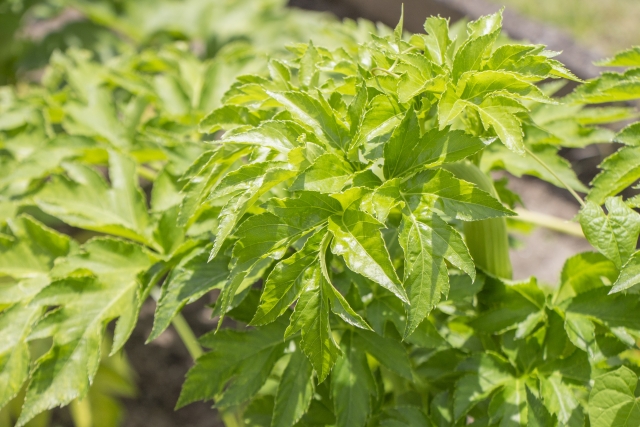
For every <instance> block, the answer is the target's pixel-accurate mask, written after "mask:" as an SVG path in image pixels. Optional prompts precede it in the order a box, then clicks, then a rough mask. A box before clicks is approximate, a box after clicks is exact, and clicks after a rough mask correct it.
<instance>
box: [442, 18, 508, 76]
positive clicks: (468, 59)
mask: <svg viewBox="0 0 640 427" xmlns="http://www.w3.org/2000/svg"><path fill="white" fill-rule="evenodd" d="M500 20H501V19H500ZM499 34H500V30H499V29H498V30H495V31H493V32H490V33H488V34H484V35H481V36H479V37H476V38H470V39H469V40H467V41H466V42H465V43H464V44H463V45H462V46H460V48H459V49H458V52H457V53H456V56H455V58H454V59H453V68H452V78H453V81H454V82H457V81H458V80H459V79H460V77H461V76H462V74H463V73H465V72H467V71H476V70H479V69H480V68H481V67H482V61H483V57H484V55H485V54H486V53H487V52H488V51H489V50H490V49H491V47H492V46H493V43H494V42H495V41H496V39H497V38H498V35H499Z"/></svg>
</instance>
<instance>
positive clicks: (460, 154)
mask: <svg viewBox="0 0 640 427" xmlns="http://www.w3.org/2000/svg"><path fill="white" fill-rule="evenodd" d="M484 147H485V144H484V142H483V141H482V140H481V139H480V138H476V137H473V136H471V135H468V134H465V133H463V132H461V131H452V130H450V129H444V130H441V131H439V130H437V129H432V130H430V131H428V132H427V133H425V134H424V135H423V136H422V137H420V127H419V125H418V119H417V117H416V114H415V111H414V110H413V109H410V110H409V111H408V112H407V115H406V116H405V118H404V120H403V121H402V123H400V125H399V126H398V127H397V128H396V129H395V130H394V132H393V134H392V135H391V138H390V139H389V141H388V142H387V143H386V144H385V146H384V168H383V170H384V175H385V177H387V179H392V178H394V177H396V176H400V175H410V174H412V173H413V172H415V171H416V170H419V169H421V168H427V167H434V166H437V165H439V164H442V163H451V162H456V161H459V160H462V159H464V158H466V157H469V156H471V155H473V154H475V153H477V152H478V151H480V150H481V149H483V148H484Z"/></svg>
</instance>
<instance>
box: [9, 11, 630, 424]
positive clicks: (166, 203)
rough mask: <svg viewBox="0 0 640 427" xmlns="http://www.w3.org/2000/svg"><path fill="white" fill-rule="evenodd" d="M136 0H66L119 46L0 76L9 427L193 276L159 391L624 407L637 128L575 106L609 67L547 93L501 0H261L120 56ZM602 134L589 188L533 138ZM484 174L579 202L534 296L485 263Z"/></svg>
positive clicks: (567, 410) (497, 232) (441, 407)
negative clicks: (362, 16) (304, 1)
mask: <svg viewBox="0 0 640 427" xmlns="http://www.w3.org/2000/svg"><path fill="white" fill-rule="evenodd" d="M239 3H242V4H244V2H239ZM152 4H153V2H140V3H139V4H138V3H131V4H129V3H128V2H126V7H124V9H123V10H118V9H117V8H114V9H105V10H110V11H109V12H105V10H102V9H98V8H95V7H93V6H92V4H91V2H79V3H78V5H80V6H79V7H84V9H83V10H85V12H86V13H87V14H88V15H89V16H95V17H102V18H100V19H102V21H101V22H111V24H110V25H115V24H114V22H116V21H117V19H116V18H115V17H116V16H117V17H120V16H121V15H122V16H125V17H127V18H126V19H123V20H121V21H118V22H120V23H121V26H122V31H123V32H124V33H125V34H129V36H130V37H132V38H133V39H134V40H135V41H136V43H139V45H138V46H137V47H138V48H139V51H138V52H129V53H125V54H122V55H118V56H116V57H114V58H112V59H111V60H109V61H107V62H101V61H98V60H96V59H95V58H93V57H92V55H91V54H90V53H88V52H87V51H83V50H78V49H72V50H69V51H67V52H66V53H64V54H63V53H59V52H58V53H56V54H55V55H54V56H53V57H52V59H51V63H50V66H49V68H48V69H47V72H46V75H45V77H44V79H43V84H42V85H39V86H36V87H30V88H29V89H28V90H24V91H18V90H16V89H15V88H3V90H2V92H1V93H0V111H1V115H0V133H1V139H0V168H1V170H2V173H1V174H0V333H1V334H2V336H3V337H7V339H6V340H3V341H2V344H0V406H1V405H5V404H6V403H7V402H9V401H11V400H12V399H14V398H15V397H16V396H17V395H19V393H21V391H22V393H24V395H25V398H24V405H23V407H22V411H21V414H20V418H19V420H18V425H24V424H25V423H27V422H28V421H29V420H31V419H32V418H33V417H35V416H36V415H37V414H39V413H42V412H43V411H46V410H48V409H50V408H53V407H56V406H61V405H67V404H70V403H71V402H76V403H74V404H77V402H78V401H80V402H82V400H80V399H82V398H83V397H85V396H87V395H88V393H91V392H90V386H91V385H92V383H93V382H94V380H96V381H97V378H98V376H99V372H100V366H101V360H103V358H104V357H105V355H106V354H115V353H117V352H118V351H119V350H120V349H122V346H123V345H124V344H125V343H126V341H127V340H128V338H129V336H130V334H131V332H132V330H133V328H134V327H135V324H136V322H137V318H138V315H139V312H140V309H141V307H142V304H143V303H144V302H145V301H146V300H147V299H148V298H149V296H150V295H156V296H157V305H156V312H155V317H154V325H153V330H152V332H151V334H150V337H149V340H153V339H155V338H157V337H158V336H159V335H160V334H161V333H162V332H163V331H164V330H165V329H166V328H168V327H169V326H170V324H171V323H172V321H174V320H175V319H176V317H177V316H178V315H179V313H180V311H181V310H182V308H183V307H184V306H185V305H186V304H189V303H192V302H194V301H196V300H198V299H200V298H202V297H203V296H205V295H210V294H211V293H212V291H215V293H217V294H218V297H217V299H216V303H215V306H214V307H213V313H212V316H214V317H216V318H217V319H218V324H217V329H216V330H213V331H211V332H210V333H208V334H206V335H204V336H203V337H201V339H200V343H201V345H202V346H203V347H205V348H206V349H208V351H207V352H206V353H205V354H204V355H202V356H201V357H199V358H198V359H197V361H196V363H195V365H194V367H193V368H192V369H191V370H190V372H189V374H188V375H187V379H186V381H185V384H184V388H183V391H182V394H181V396H180V399H179V401H178V406H183V405H187V404H189V403H191V402H194V401H198V400H205V401H212V402H214V404H215V406H216V407H217V408H218V409H219V410H220V411H221V412H222V413H223V414H224V413H230V412H231V413H236V414H239V416H238V417H237V418H239V419H242V420H245V421H244V422H246V424H248V425H252V426H294V425H296V426H298V427H303V426H322V425H335V426H349V427H358V426H365V425H366V426H378V425H379V426H425V425H427V426H428V425H435V426H461V425H474V426H494V425H499V426H519V425H522V426H524V425H534V426H535V425H540V426H585V425H591V426H595V427H600V426H602V427H605V426H618V425H624V424H621V422H623V421H621V420H626V421H624V422H626V423H627V424H626V425H634V423H635V420H636V418H638V408H637V403H636V398H635V394H634V390H635V385H636V382H637V374H636V372H638V364H637V360H638V359H637V345H636V342H637V339H638V336H639V334H640V324H639V323H638V320H637V316H636V315H635V313H637V311H638V304H639V303H640V300H638V298H637V293H635V288H634V286H635V285H637V284H638V282H639V279H638V278H639V277H640V275H639V273H638V268H640V256H638V252H637V251H636V246H637V241H638V233H639V232H640V220H639V217H638V213H637V212H636V211H635V210H634V209H636V208H638V205H639V203H638V202H637V197H635V198H627V199H626V200H624V199H623V198H622V197H616V196H618V194H620V193H622V192H623V191H624V190H627V188H628V187H630V186H632V185H633V184H634V183H635V182H636V181H637V180H638V178H640V176H638V174H637V173H638V170H640V169H639V168H638V161H637V160H638V159H637V158H635V157H634V155H635V154H634V153H635V151H634V150H635V149H636V148H637V146H638V144H637V142H638V141H640V137H638V129H640V128H639V127H638V126H637V124H632V125H630V126H628V127H626V128H625V129H623V130H622V131H621V132H619V133H617V134H614V133H613V132H612V131H610V130H608V129H606V128H603V127H600V125H602V124H608V123H611V122H616V121H620V120H627V119H629V118H633V117H635V115H636V113H635V110H633V109H631V108H628V107H619V106H605V107H587V104H591V103H604V102H617V101H624V100H628V99H630V98H629V96H631V95H630V94H633V93H634V92H633V87H635V86H634V85H635V84H636V83H637V82H636V81H635V77H634V75H635V74H634V73H636V72H637V68H631V69H630V70H629V71H626V72H624V73H620V74H611V73H605V74H603V75H602V76H601V77H600V78H599V79H595V80H593V81H589V82H586V83H585V84H583V85H580V86H579V87H578V89H576V90H575V91H574V92H573V93H572V94H571V95H570V96H569V97H567V98H564V99H561V98H557V97H553V94H554V93H555V92H556V91H557V90H558V89H559V87H560V86H561V84H562V80H563V79H564V80H566V79H569V80H575V81H578V80H579V79H577V78H576V77H575V76H573V75H572V74H571V73H570V72H569V71H568V70H566V69H565V68H564V67H563V66H562V64H560V63H559V62H558V61H556V60H555V59H553V57H554V56H555V55H556V53H554V52H550V51H548V50H546V49H545V48H544V47H543V46H537V45H523V44H518V43H514V42H513V41H511V40H509V39H507V38H506V37H504V36H502V35H501V20H502V16H501V13H497V14H494V15H489V16H485V17H482V18H480V19H479V20H478V21H475V22H470V23H468V24H466V25H465V24H464V23H462V24H456V25H452V26H450V25H449V22H448V21H447V20H445V19H442V18H439V17H431V18H428V19H427V21H426V23H425V30H426V34H422V35H410V34H406V33H405V32H404V31H403V28H402V21H401V23H400V24H399V25H398V27H396V28H395V29H394V30H392V29H388V28H385V27H382V26H379V27H375V26H373V25H372V24H370V23H367V22H366V21H363V22H360V23H357V24H356V23H353V22H347V23H345V24H331V25H330V27H331V28H335V29H336V31H335V32H334V33H333V34H332V35H326V34H321V33H322V31H320V29H317V28H318V27H317V26H315V25H314V26H312V25H311V24H310V25H309V26H308V27H305V25H306V24H305V23H307V22H310V21H313V20H314V17H315V15H304V14H303V13H302V12H299V13H298V12H295V13H294V12H284V11H282V10H280V9H278V8H277V7H275V8H274V6H273V5H270V3H269V2H267V3H265V8H264V9H262V8H258V9H257V10H256V11H255V15H252V14H246V15H244V17H245V19H246V23H247V27H246V28H245V27H243V26H233V25H232V26H229V25H227V26H225V22H227V21H229V22H231V21H230V20H229V19H228V18H221V19H219V20H218V21H216V23H215V25H212V27H207V28H204V29H203V27H202V26H196V25H192V23H193V21H188V20H187V21H182V20H177V21H176V22H178V23H177V24H176V23H175V22H173V21H172V23H173V24H175V25H177V27H176V28H174V27H172V26H168V27H166V26H164V25H163V28H164V27H166V28H174V30H175V31H176V32H177V33H181V32H182V34H184V36H185V37H186V38H199V37H204V35H203V34H214V33H215V34H216V35H215V37H214V36H211V39H212V40H213V39H215V43H214V42H212V44H211V45H210V46H208V47H207V49H209V50H207V52H208V53H207V55H210V56H211V57H209V58H204V59H203V58H201V57H198V56H197V55H195V54H194V53H193V52H192V51H191V50H189V49H188V47H187V46H186V44H184V43H177V44H168V45H163V47H162V48H160V49H156V48H150V49H145V48H144V46H145V44H147V43H148V44H149V45H153V43H154V40H155V41H157V39H154V37H157V36H158V33H157V28H154V27H153V26H151V24H148V25H149V26H147V25H146V24H145V25H141V26H138V25H135V26H133V25H131V23H132V22H138V21H137V20H136V19H137V17H138V16H139V15H138V13H146V12H144V11H148V9H149V8H152V7H153V6H152ZM198 4H199V5H200V6H202V7H205V8H214V9H215V8H221V9H220V11H221V14H220V15H219V16H226V17H228V16H230V15H231V14H233V13H235V12H234V11H237V10H236V9H235V8H236V7H240V6H237V5H236V4H235V2H218V1H216V2H199V3H198ZM179 9H180V13H187V11H191V12H194V11H197V12H198V14H196V15H197V19H196V18H194V19H196V21H197V20H198V19H200V18H202V17H203V16H205V14H204V12H203V9H199V8H195V7H194V8H188V7H185V8H184V9H182V8H179ZM166 10H173V9H171V8H169V9H166ZM207 10H209V9H207ZM215 10H218V9H215ZM270 14H271V15H270ZM196 15H194V16H196ZM265 15H269V16H271V18H272V19H270V20H266V21H268V22H267V23H266V24H265V25H264V26H263V27H262V28H263V31H264V33H256V34H251V35H249V33H250V32H251V31H252V30H253V29H254V23H255V22H256V21H255V19H259V20H260V22H262V21H263V20H264V18H265ZM299 16H305V19H304V20H298V19H297V18H298V17H299ZM95 19H98V18H95ZM148 22H152V20H149V21H148ZM198 22H199V21H198ZM243 22H244V21H243ZM243 28H244V29H243ZM250 30H251V31H250ZM126 31H130V33H127V32H126ZM199 31H204V33H201V32H199ZM305 31H312V32H313V31H317V32H318V35H317V37H316V36H315V35H314V36H313V37H311V38H312V39H313V42H308V43H294V44H290V45H288V47H287V50H286V51H283V50H282V49H279V48H275V49H273V50H270V51H269V58H267V59H265V57H264V56H263V55H262V53H263V52H264V50H265V49H267V47H265V45H262V44H261V43H262V42H264V43H265V44H269V43H273V45H275V46H280V43H281V38H282V37H292V38H294V39H297V40H305V38H301V37H304V36H305V35H306V34H307V33H306V32H305ZM236 32H239V33H236ZM275 33H278V34H277V36H274V34H275ZM238 34H241V35H243V37H244V35H245V34H246V37H247V39H248V40H250V41H252V43H247V42H245V41H238V40H232V41H230V40H231V39H234V38H236V37H237V36H238ZM260 34H261V35H262V36H264V37H263V38H261V37H260ZM301 35H302V36H301ZM216 43H218V44H216ZM269 49H272V48H269ZM637 56H638V55H637V52H636V50H630V51H628V52H623V53H622V54H620V55H618V56H617V57H616V58H614V59H612V60H610V61H609V62H608V63H607V64H608V65H622V66H629V67H634V66H640V62H638V61H637V59H638V58H637ZM636 74H637V73H636ZM549 82H550V83H549ZM636 97H637V96H636ZM611 139H615V140H616V141H617V142H620V143H623V144H625V146H624V147H623V148H622V149H621V150H620V151H618V152H617V153H615V154H613V155H612V156H611V157H610V158H608V159H607V160H605V162H604V163H603V164H602V169H603V172H602V173H601V174H600V175H598V177H596V179H595V180H594V182H593V183H592V188H591V189H588V188H587V187H586V186H585V185H584V184H583V183H581V182H580V181H579V180H578V179H577V177H576V175H575V173H574V172H573V171H572V169H571V167H570V165H569V163H568V162H567V161H566V160H564V159H563V158H562V157H560V156H559V155H558V151H559V149H560V148H561V147H571V148H580V147H584V146H586V145H588V144H592V143H596V142H606V141H609V140H611ZM494 170H505V171H507V172H509V173H511V174H512V175H516V176H521V175H532V176H536V177H538V178H540V179H543V180H546V181H548V182H550V183H552V184H554V185H557V186H561V187H567V188H570V189H571V190H575V191H581V192H588V195H587V201H586V202H585V203H584V207H583V208H582V210H581V212H580V215H579V220H580V223H581V225H582V228H583V230H584V234H585V236H586V238H587V239H588V240H589V241H590V242H591V243H592V244H593V246H594V248H596V249H597V250H598V251H599V252H600V253H584V254H579V255H576V256H575V257H572V258H570V259H569V260H568V261H567V262H566V264H565V266H564V269H563V272H562V277H561V280H560V284H559V285H558V286H557V287H555V288H554V289H549V288H548V287H546V286H544V285H541V284H538V282H537V281H536V280H535V278H531V279H529V280H525V281H512V280H511V265H510V260H509V257H508V249H509V247H508V235H507V224H506V221H505V217H508V216H513V215H515V212H514V211H513V210H512V208H513V207H514V204H515V202H516V201H517V200H518V198H517V195H514V194H512V193H510V192H509V191H508V190H507V189H506V188H505V187H504V185H497V184H496V183H494V180H493V179H492V178H491V177H490V175H488V173H489V172H491V171H494ZM602 204H605V207H606V212H605V211H603V210H602V207H601V205H602ZM619 292H622V293H619ZM609 293H614V294H613V295H608V294H609ZM107 331H112V332H113V342H112V343H108V342H106V339H105V337H106V336H107V335H108V333H107ZM37 346H41V348H42V349H43V351H41V352H38V351H35V350H36V347H37ZM612 399H617V400H619V401H620V402H622V403H621V404H620V405H618V406H615V407H613V408H610V407H609V404H608V402H610V401H611V400H612Z"/></svg>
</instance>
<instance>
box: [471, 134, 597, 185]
mask: <svg viewBox="0 0 640 427" xmlns="http://www.w3.org/2000/svg"><path fill="white" fill-rule="evenodd" d="M528 148H529V150H531V151H533V153H534V154H535V155H536V156H537V157H538V158H540V159H541V160H542V161H543V162H544V163H545V164H546V165H547V166H549V167H550V168H551V169H552V170H553V172H554V173H555V174H556V175H558V176H559V177H560V178H562V180H563V181H564V182H565V183H567V184H568V185H569V186H570V187H571V188H573V189H574V190H576V191H582V192H587V191H588V190H587V188H586V187H585V186H584V184H582V182H580V180H579V179H578V177H577V176H576V173H575V172H574V171H573V169H572V168H571V164H570V163H569V162H568V161H567V160H565V159H564V158H562V157H561V156H560V155H559V154H558V151H559V149H558V147H554V146H551V145H544V144H536V145H533V146H531V147H528ZM481 167H482V170H484V171H490V170H496V169H502V170H506V171H507V172H509V173H510V174H512V175H514V176H517V177H521V176H523V175H531V176H535V177H537V178H540V179H542V180H545V181H547V182H550V183H552V184H553V185H555V186H556V187H560V188H564V184H563V183H562V182H560V181H559V180H558V179H557V178H556V177H555V176H554V175H552V174H551V173H549V170H548V169H546V168H545V167H544V166H542V165H541V164H540V162H538V161H537V160H535V159H534V158H533V157H531V156H520V155H518V154H516V153H514V152H513V151H511V150H509V149H507V148H506V147H503V146H502V145H500V144H491V145H490V146H489V147H488V148H487V150H485V151H484V152H483V155H482V161H481Z"/></svg>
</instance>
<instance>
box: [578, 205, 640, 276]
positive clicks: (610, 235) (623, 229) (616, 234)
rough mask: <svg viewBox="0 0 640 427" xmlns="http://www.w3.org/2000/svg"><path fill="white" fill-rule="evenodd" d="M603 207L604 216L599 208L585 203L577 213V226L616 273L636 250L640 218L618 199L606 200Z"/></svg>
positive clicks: (639, 231)
mask: <svg viewBox="0 0 640 427" xmlns="http://www.w3.org/2000/svg"><path fill="white" fill-rule="evenodd" d="M605 204H606V207H607V211H608V215H605V213H604V212H603V211H602V208H600V206H598V205H597V204H595V203H594V202H592V201H588V202H587V204H586V205H585V206H584V207H583V208H582V209H581V210H580V225H581V226H582V230H583V231H584V234H585V236H586V237H587V240H589V243H591V244H592V245H593V246H594V247H595V248H596V249H598V250H599V251H600V252H601V253H602V254H603V255H605V256H606V257H607V258H609V259H610V260H611V261H613V263H614V264H615V265H616V267H617V268H618V269H620V268H622V266H623V265H624V264H625V263H626V262H627V261H628V260H629V258H630V257H631V255H632V254H633V252H634V251H635V249H636V245H637V243H638V234H639V233H640V215H639V214H638V213H637V212H635V211H634V210H633V209H631V208H629V207H628V206H627V205H626V204H625V203H624V202H623V201H622V198H620V197H616V198H613V197H610V198H608V199H607V200H606V202H605Z"/></svg>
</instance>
